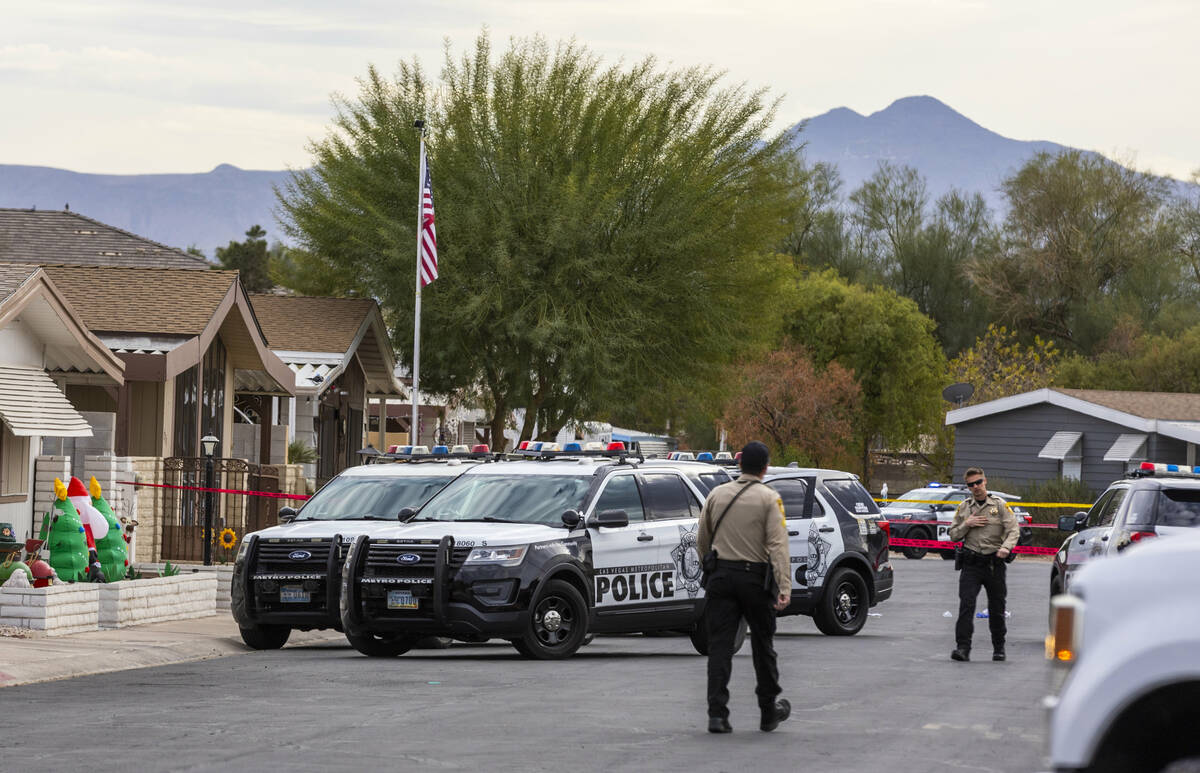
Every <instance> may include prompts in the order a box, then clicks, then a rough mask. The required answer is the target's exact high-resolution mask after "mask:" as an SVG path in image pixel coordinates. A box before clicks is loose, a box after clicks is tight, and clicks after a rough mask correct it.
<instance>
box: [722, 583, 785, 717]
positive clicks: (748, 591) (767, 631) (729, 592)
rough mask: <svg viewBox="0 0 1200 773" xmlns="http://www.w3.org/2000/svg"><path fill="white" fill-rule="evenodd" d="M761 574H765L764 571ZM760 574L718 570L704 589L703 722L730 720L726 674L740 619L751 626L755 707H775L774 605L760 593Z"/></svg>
mask: <svg viewBox="0 0 1200 773" xmlns="http://www.w3.org/2000/svg"><path fill="white" fill-rule="evenodd" d="M766 571H770V570H769V569H767V570H766ZM765 581H766V574H765V572H747V571H736V570H731V569H724V568H722V569H718V570H717V571H716V572H714V573H713V575H712V577H711V578H710V579H709V581H708V587H707V588H705V589H704V591H705V594H706V596H707V600H706V602H705V607H704V617H705V619H706V621H707V624H708V716H710V717H722V718H728V717H729V673H730V670H731V666H732V660H733V641H734V638H735V636H736V635H737V630H738V626H739V625H741V624H742V623H741V620H742V619H743V618H744V619H745V620H746V622H747V623H749V624H750V650H751V653H752V654H753V656H754V675H755V678H756V679H757V682H758V686H757V688H756V689H755V693H756V694H757V695H758V707H759V708H760V709H768V708H771V707H773V706H774V705H775V697H776V696H777V695H779V692H780V688H779V669H778V668H777V667H776V665H775V647H774V644H773V641H772V640H773V639H774V637H775V610H774V608H773V607H772V604H773V603H774V601H775V599H774V598H772V596H771V592H770V591H768V590H767V589H766V588H764V587H763V586H764V584H765Z"/></svg>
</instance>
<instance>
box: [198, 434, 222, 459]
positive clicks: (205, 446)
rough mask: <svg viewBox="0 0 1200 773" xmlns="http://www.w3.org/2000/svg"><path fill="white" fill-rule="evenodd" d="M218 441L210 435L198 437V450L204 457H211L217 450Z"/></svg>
mask: <svg viewBox="0 0 1200 773" xmlns="http://www.w3.org/2000/svg"><path fill="white" fill-rule="evenodd" d="M220 442H221V441H220V440H217V439H216V438H215V437H213V436H212V435H205V436H204V437H202V438H200V450H201V451H202V452H203V453H204V455H205V456H206V457H208V458H209V459H211V458H212V457H213V454H215V453H216V452H217V444H219V443H220Z"/></svg>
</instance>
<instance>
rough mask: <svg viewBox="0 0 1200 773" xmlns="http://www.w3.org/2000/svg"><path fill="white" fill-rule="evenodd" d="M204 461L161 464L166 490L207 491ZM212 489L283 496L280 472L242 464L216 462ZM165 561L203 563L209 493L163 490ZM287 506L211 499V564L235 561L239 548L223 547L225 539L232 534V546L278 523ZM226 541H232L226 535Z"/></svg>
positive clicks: (236, 497)
mask: <svg viewBox="0 0 1200 773" xmlns="http://www.w3.org/2000/svg"><path fill="white" fill-rule="evenodd" d="M205 461H206V460H205V459H203V458H201V457H191V456H189V457H179V456H172V457H168V458H166V459H164V460H163V483H165V484H166V485H167V486H190V487H196V488H200V487H203V486H204V467H205ZM213 488H218V489H237V490H239V491H262V492H267V493H279V468H278V467H276V466H274V465H266V464H250V463H248V462H246V461H244V460H242V459H214V460H213ZM162 492H163V493H162V499H163V532H162V540H163V542H162V557H163V560H165V561H203V560H204V497H205V492H203V491H193V490H187V489H178V488H164V489H163V490H162ZM287 503H288V501H287V500H284V499H279V498H277V497H264V496H252V495H248V494H230V493H214V494H213V521H212V522H213V550H212V556H213V562H214V563H230V562H232V561H233V557H234V552H235V550H236V548H235V547H228V548H226V547H224V546H223V545H222V540H221V534H222V532H224V531H225V530H226V529H230V530H232V531H233V534H234V540H235V541H236V540H240V539H241V538H242V536H243V535H244V534H246V533H247V532H251V531H258V530H259V529H264V528H266V527H268V526H271V525H273V524H275V523H278V513H279V508H280V507H282V506H283V505H285V504H287ZM227 536H228V535H227Z"/></svg>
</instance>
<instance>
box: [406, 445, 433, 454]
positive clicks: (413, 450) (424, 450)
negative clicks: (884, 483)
mask: <svg viewBox="0 0 1200 773" xmlns="http://www.w3.org/2000/svg"><path fill="white" fill-rule="evenodd" d="M408 452H409V453H410V454H428V453H429V446H412V447H410V448H409V450H408Z"/></svg>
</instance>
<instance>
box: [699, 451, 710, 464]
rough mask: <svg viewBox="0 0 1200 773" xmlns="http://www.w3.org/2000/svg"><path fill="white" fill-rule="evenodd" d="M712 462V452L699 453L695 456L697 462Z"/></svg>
mask: <svg viewBox="0 0 1200 773" xmlns="http://www.w3.org/2000/svg"><path fill="white" fill-rule="evenodd" d="M712 460H713V455H712V451H701V452H700V453H698V454H696V461H697V462H711V461H712Z"/></svg>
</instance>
